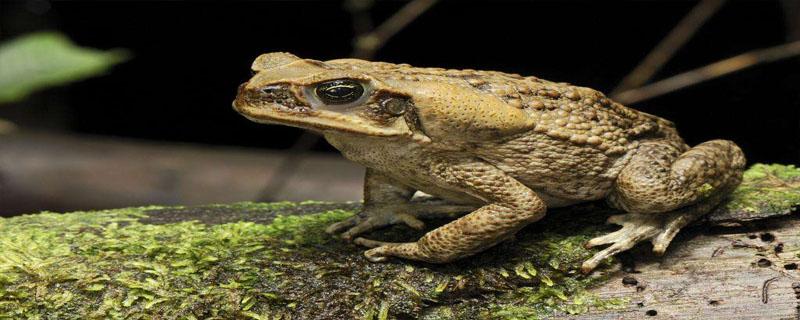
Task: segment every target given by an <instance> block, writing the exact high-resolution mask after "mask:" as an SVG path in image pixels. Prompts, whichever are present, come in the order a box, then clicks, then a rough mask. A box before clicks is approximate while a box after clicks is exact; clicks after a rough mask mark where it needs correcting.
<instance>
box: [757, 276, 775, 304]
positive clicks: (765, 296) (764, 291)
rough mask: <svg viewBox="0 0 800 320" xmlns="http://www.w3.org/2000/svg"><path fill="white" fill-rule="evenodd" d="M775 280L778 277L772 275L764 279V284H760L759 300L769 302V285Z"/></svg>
mask: <svg viewBox="0 0 800 320" xmlns="http://www.w3.org/2000/svg"><path fill="white" fill-rule="evenodd" d="M775 280H778V277H772V278H769V279H767V281H764V284H763V285H762V286H761V302H763V303H767V302H769V285H770V284H772V283H773V282H775Z"/></svg>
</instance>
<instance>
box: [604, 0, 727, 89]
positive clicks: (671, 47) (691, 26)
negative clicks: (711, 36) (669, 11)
mask: <svg viewBox="0 0 800 320" xmlns="http://www.w3.org/2000/svg"><path fill="white" fill-rule="evenodd" d="M724 3H725V0H703V1H701V2H700V3H698V4H697V6H695V7H694V8H692V11H690V12H689V13H688V14H686V16H685V17H684V18H683V19H682V20H681V21H680V22H678V24H677V25H675V27H674V28H673V29H672V31H670V32H669V34H668V35H667V36H666V37H665V38H664V39H662V40H661V42H660V43H659V44H658V45H656V47H655V48H653V50H652V51H650V53H649V54H647V56H646V57H645V58H644V59H643V60H642V62H640V63H639V65H637V66H636V68H634V69H633V71H631V72H630V73H629V74H628V75H627V76H625V78H623V79H622V81H621V82H620V83H619V85H617V87H616V88H614V90H612V91H611V95H612V96H614V95H617V94H618V93H620V92H623V91H626V90H629V89H631V88H636V87H639V86H641V85H643V84H645V83H647V81H649V80H650V79H651V78H652V77H653V75H654V74H655V73H656V72H658V70H660V69H661V67H663V66H664V64H666V63H667V62H668V61H669V60H670V59H671V58H672V56H673V55H675V52H677V51H678V49H680V48H681V47H683V45H684V44H686V42H687V41H689V39H691V38H692V36H694V34H695V33H696V32H697V30H699V29H700V27H702V26H703V24H705V22H706V21H708V19H709V18H711V17H712V16H713V15H714V13H716V12H717V11H718V10H719V8H721V7H722V5H723V4H724Z"/></svg>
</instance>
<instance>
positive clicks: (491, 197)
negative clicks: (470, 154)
mask: <svg viewBox="0 0 800 320" xmlns="http://www.w3.org/2000/svg"><path fill="white" fill-rule="evenodd" d="M456 161H457V160H455V161H453V162H446V163H442V164H439V165H437V166H435V167H434V168H433V170H432V175H433V176H435V178H437V179H439V180H438V182H439V183H442V184H449V185H450V186H451V187H452V188H457V189H460V190H465V192H466V193H468V194H470V195H472V196H474V197H476V198H478V199H485V200H486V202H487V204H485V205H484V206H482V207H480V208H478V209H477V210H475V211H473V212H471V213H469V214H467V215H465V216H463V217H461V218H459V219H457V220H455V221H452V222H450V223H448V224H446V225H443V226H441V227H439V228H436V229H435V230H433V231H430V232H428V233H427V234H425V235H424V236H423V237H422V238H420V239H419V240H417V241H416V242H409V243H385V242H379V241H374V240H367V239H363V238H358V239H356V243H359V244H361V245H365V246H368V247H375V248H373V249H370V250H368V251H366V252H365V253H364V254H365V255H366V256H367V258H368V259H369V260H370V261H373V262H378V261H383V260H385V259H386V258H388V257H391V256H394V257H399V258H405V259H413V260H421V261H427V262H433V263H443V262H449V261H453V260H455V259H459V258H463V257H466V256H470V255H473V254H475V253H478V252H480V251H482V250H484V249H486V248H488V247H491V246H493V245H495V244H497V243H499V242H501V241H503V240H506V239H508V238H509V237H511V236H513V235H514V234H515V233H516V232H517V231H519V230H520V229H522V228H523V227H524V226H526V225H528V224H530V223H531V222H534V221H536V220H539V219H541V218H542V217H544V214H545V210H546V207H545V203H544V201H542V199H541V198H539V196H538V195H536V193H535V192H533V191H532V190H531V189H529V188H528V187H526V186H525V185H523V184H522V183H520V182H519V181H517V180H515V179H514V178H512V177H510V176H508V175H506V174H505V173H504V172H502V171H501V170H499V169H497V168H495V167H493V166H491V165H489V164H486V163H483V162H481V161H479V160H467V161H464V162H456Z"/></svg>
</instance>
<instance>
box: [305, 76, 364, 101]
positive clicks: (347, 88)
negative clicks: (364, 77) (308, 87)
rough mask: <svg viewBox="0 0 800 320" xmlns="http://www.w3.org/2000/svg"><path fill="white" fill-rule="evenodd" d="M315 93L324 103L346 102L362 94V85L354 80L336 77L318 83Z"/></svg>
mask: <svg viewBox="0 0 800 320" xmlns="http://www.w3.org/2000/svg"><path fill="white" fill-rule="evenodd" d="M315 93H316V94H317V97H319V99H320V100H321V101H322V102H323V103H325V104H348V103H351V102H353V101H356V100H358V98H361V96H362V95H364V86H363V85H362V84H361V82H358V81H355V80H350V79H338V80H331V81H326V82H322V83H320V84H318V85H317V88H316V89H315Z"/></svg>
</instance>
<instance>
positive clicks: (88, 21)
mask: <svg viewBox="0 0 800 320" xmlns="http://www.w3.org/2000/svg"><path fill="white" fill-rule="evenodd" d="M403 4H404V3H403V2H395V1H391V2H377V3H376V4H375V5H374V7H373V9H372V17H373V19H374V20H375V21H376V22H380V21H382V20H384V19H385V18H386V17H388V16H389V15H391V14H392V13H393V12H395V11H396V10H397V9H398V8H400V7H401V6H402V5H403ZM695 4H696V2H695V1H557V2H556V1H552V2H548V1H519V2H497V1H494V2H491V3H490V2H482V1H444V2H441V3H438V4H436V5H435V6H434V7H433V8H431V9H430V10H429V11H428V12H426V13H424V14H423V15H422V16H421V17H419V18H418V19H417V20H416V21H414V22H413V23H412V24H411V25H410V26H409V27H408V28H406V29H404V30H402V31H401V32H400V33H399V34H397V35H396V36H395V37H394V38H392V39H391V40H390V41H389V42H388V43H387V44H386V46H385V47H384V48H383V49H381V50H380V51H378V53H377V55H376V57H375V59H376V60H384V61H390V62H406V63H411V64H413V65H419V66H438V67H445V68H474V69H489V70H500V71H507V72H514V73H520V74H523V75H536V76H538V77H541V78H545V79H549V80H556V81H566V82H571V83H574V84H579V85H583V86H589V87H593V88H596V89H599V90H602V91H605V92H608V91H610V90H611V89H612V88H613V87H614V86H615V85H616V84H617V83H618V82H619V81H620V79H621V78H622V77H623V76H624V75H625V74H627V73H628V72H629V71H630V70H631V69H632V68H633V67H634V66H635V65H636V64H637V63H638V62H639V61H640V60H641V59H642V58H643V57H644V56H645V55H646V54H647V52H649V50H650V49H651V48H652V47H654V46H655V45H656V44H657V43H658V41H659V40H660V39H662V38H663V37H664V35H665V34H666V33H667V32H668V31H669V30H670V29H671V28H672V27H673V26H674V25H675V24H676V23H677V22H678V21H679V20H680V19H681V18H682V17H683V16H684V15H685V14H686V13H687V12H688V11H689V10H690V9H691V8H692V7H693V6H694V5H695ZM787 5H791V2H781V1H730V2H728V3H727V4H725V6H724V7H723V8H722V9H721V10H720V11H719V12H718V13H717V14H716V15H715V16H714V17H713V18H712V19H711V20H710V21H709V22H708V23H707V24H706V25H705V26H704V27H703V28H702V29H700V31H699V32H698V33H697V34H696V35H695V37H694V38H693V39H692V40H691V41H690V42H689V43H688V44H687V45H686V46H684V47H683V48H682V49H681V50H680V51H679V52H678V53H677V55H676V57H675V58H674V59H673V60H672V61H671V62H669V63H668V64H667V65H666V66H665V67H664V69H663V70H662V71H661V72H659V73H658V74H657V76H656V78H657V79H658V78H663V77H665V76H669V75H673V74H676V73H679V72H682V71H686V70H690V69H692V68H696V67H699V66H702V65H705V64H708V63H710V62H713V61H716V60H720V59H723V58H726V57H729V56H733V55H736V54H739V53H742V52H745V51H748V50H751V49H757V48H763V47H768V46H772V45H777V44H780V43H782V42H784V41H786V40H787V39H788V38H790V37H791V36H792V35H791V31H790V29H789V28H788V27H787V23H788V22H791V21H790V20H792V19H791V18H789V17H786V16H785V11H784V9H785V6H787ZM1 10H2V15H1V16H0V19H1V20H0V21H2V24H0V28H2V29H0V30H2V34H1V36H2V38H3V39H7V38H11V37H13V36H16V35H18V34H22V33H25V32H29V31H33V30H41V29H55V30H60V31H63V32H65V33H66V34H67V35H69V36H70V37H71V38H72V39H74V40H75V41H76V42H77V43H78V44H80V45H83V46H90V47H97V48H116V47H121V48H127V49H129V50H130V51H131V52H132V53H133V55H134V58H133V59H132V60H131V61H129V62H127V63H125V64H122V65H120V66H118V67H116V68H115V69H114V70H113V71H112V72H111V73H110V74H108V75H106V76H103V77H98V78H93V79H90V80H86V81H83V82H81V83H79V84H77V85H73V86H69V87H64V88H58V89H52V90H48V91H45V92H41V93H39V94H37V95H36V96H35V97H33V98H32V99H29V100H27V101H26V102H22V103H18V104H16V105H12V106H10V107H4V108H2V109H0V116H5V117H7V118H10V119H11V120H15V121H16V122H18V123H21V124H22V125H25V126H29V127H36V128H49V129H52V128H58V129H63V130H69V131H74V132H80V133H92V134H103V135H114V136H125V137H137V138H146V139H156V140H174V141H188V142H200V143H209V144H224V145H243V146H254V147H264V148H276V149H282V148H287V147H289V146H291V145H292V143H293V142H294V140H295V138H296V137H297V136H298V134H299V130H296V129H293V128H287V127H278V126H270V127H265V126H261V125H257V124H254V123H250V122H248V121H246V120H245V119H243V118H241V117H240V116H239V115H237V114H236V113H235V112H233V111H232V110H231V108H230V102H231V100H232V99H233V97H234V89H235V88H236V86H237V85H238V84H239V83H240V82H243V81H244V80H246V79H247V77H248V76H249V70H248V69H249V65H250V62H251V61H252V59H253V58H255V57H256V56H257V55H258V54H260V53H264V52H270V51H289V52H292V53H294V54H296V55H299V56H300V57H309V58H315V59H321V60H325V59H332V58H339V57H345V56H348V55H350V54H351V51H352V39H353V35H354V34H353V27H352V20H351V16H350V14H349V13H348V12H347V11H346V10H344V9H343V4H342V3H341V2H338V1H330V2H306V1H295V2H269V1H267V2H227V1H226V2H188V1H187V2H117V1H113V2H72V1H70V2H66V1H64V2H52V3H50V2H44V1H11V2H6V1H4V2H3V4H2V8H1ZM798 71H800V59H797V58H794V59H789V60H784V61H781V62H776V63H771V64H766V65H761V66H758V67H756V68H753V69H748V70H744V71H741V72H738V73H736V74H733V75H730V76H726V77H724V78H721V79H716V80H713V81H709V82H706V83H702V84H700V85H696V86H693V87H691V88H688V89H685V90H680V91H678V92H675V93H672V94H668V95H666V96H662V97H659V98H656V99H652V100H649V101H644V102H641V103H638V104H636V105H633V107H635V108H638V109H640V110H644V111H646V112H649V113H653V114H657V115H660V116H663V117H666V118H668V119H671V120H673V121H675V122H676V123H677V124H678V126H679V130H680V131H681V133H682V135H683V136H684V138H685V139H686V140H687V141H688V142H689V143H691V144H695V143H699V142H702V141H704V140H708V139H713V138H726V139H732V140H735V141H736V142H738V143H739V144H740V145H742V147H743V148H744V149H745V151H746V153H747V155H748V157H749V159H750V160H752V161H759V162H764V161H767V162H795V163H796V162H798V159H799V158H800V152H799V151H798V150H799V149H798V142H799V141H800V139H798V138H800V131H799V129H800V120H799V119H800V108H798V107H799V106H800V72H798ZM54 101H57V102H58V103H54ZM315 148H316V149H317V150H332V149H331V148H330V147H329V146H327V145H325V143H324V142H320V143H318V144H317V145H316V146H315Z"/></svg>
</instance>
